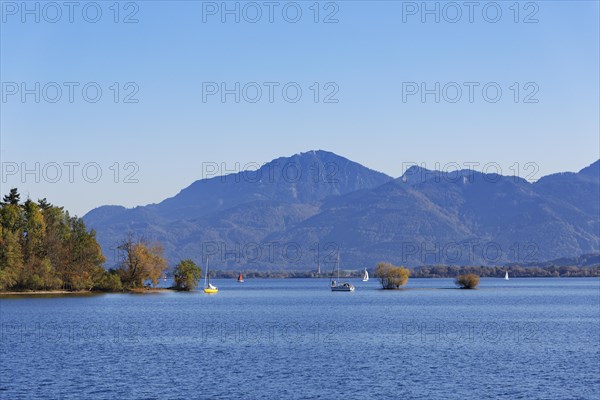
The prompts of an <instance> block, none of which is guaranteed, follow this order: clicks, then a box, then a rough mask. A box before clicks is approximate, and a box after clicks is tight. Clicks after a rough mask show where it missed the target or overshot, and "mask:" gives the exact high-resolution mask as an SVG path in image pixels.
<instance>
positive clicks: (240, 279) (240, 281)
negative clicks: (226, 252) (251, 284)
mask: <svg viewBox="0 0 600 400" xmlns="http://www.w3.org/2000/svg"><path fill="white" fill-rule="evenodd" d="M237 281H238V282H239V283H242V282H244V277H243V276H242V273H241V272H240V276H238V278H237Z"/></svg>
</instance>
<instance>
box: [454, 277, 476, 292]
mask: <svg viewBox="0 0 600 400" xmlns="http://www.w3.org/2000/svg"><path fill="white" fill-rule="evenodd" d="M454 283H455V284H456V286H458V287H460V288H461V289H475V288H476V287H477V285H479V276H478V275H475V274H466V275H459V276H457V277H456V280H455V281H454Z"/></svg>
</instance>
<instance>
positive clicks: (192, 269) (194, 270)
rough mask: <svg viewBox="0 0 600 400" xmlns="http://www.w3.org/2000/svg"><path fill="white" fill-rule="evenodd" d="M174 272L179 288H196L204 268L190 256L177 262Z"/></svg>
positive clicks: (176, 284) (176, 285)
mask: <svg viewBox="0 0 600 400" xmlns="http://www.w3.org/2000/svg"><path fill="white" fill-rule="evenodd" d="M173 274H174V278H175V287H176V288H177V289H178V290H194V289H195V288H196V287H197V286H198V282H199V281H200V278H201V277H202V269H200V267H199V266H197V265H196V263H195V262H193V261H192V260H190V259H189V258H188V259H185V260H182V261H180V262H179V264H177V267H176V268H175V271H174V273H173Z"/></svg>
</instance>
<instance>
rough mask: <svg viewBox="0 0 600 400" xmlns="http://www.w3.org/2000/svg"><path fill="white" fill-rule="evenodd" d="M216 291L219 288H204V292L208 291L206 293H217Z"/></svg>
mask: <svg viewBox="0 0 600 400" xmlns="http://www.w3.org/2000/svg"><path fill="white" fill-rule="evenodd" d="M218 292H219V289H209V288H206V289H204V293H208V294H214V293H218Z"/></svg>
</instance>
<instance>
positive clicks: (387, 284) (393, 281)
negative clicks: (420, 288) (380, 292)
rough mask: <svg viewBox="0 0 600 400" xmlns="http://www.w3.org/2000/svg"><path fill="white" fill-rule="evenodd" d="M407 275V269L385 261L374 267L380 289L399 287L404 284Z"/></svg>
mask: <svg viewBox="0 0 600 400" xmlns="http://www.w3.org/2000/svg"><path fill="white" fill-rule="evenodd" d="M409 276H410V270H409V269H407V268H404V267H396V266H394V265H392V264H390V263H386V262H380V263H379V264H377V267H376V268H375V277H376V278H378V279H379V283H380V284H381V288H382V289H399V288H400V286H404V285H406V283H407V282H408V277H409Z"/></svg>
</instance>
